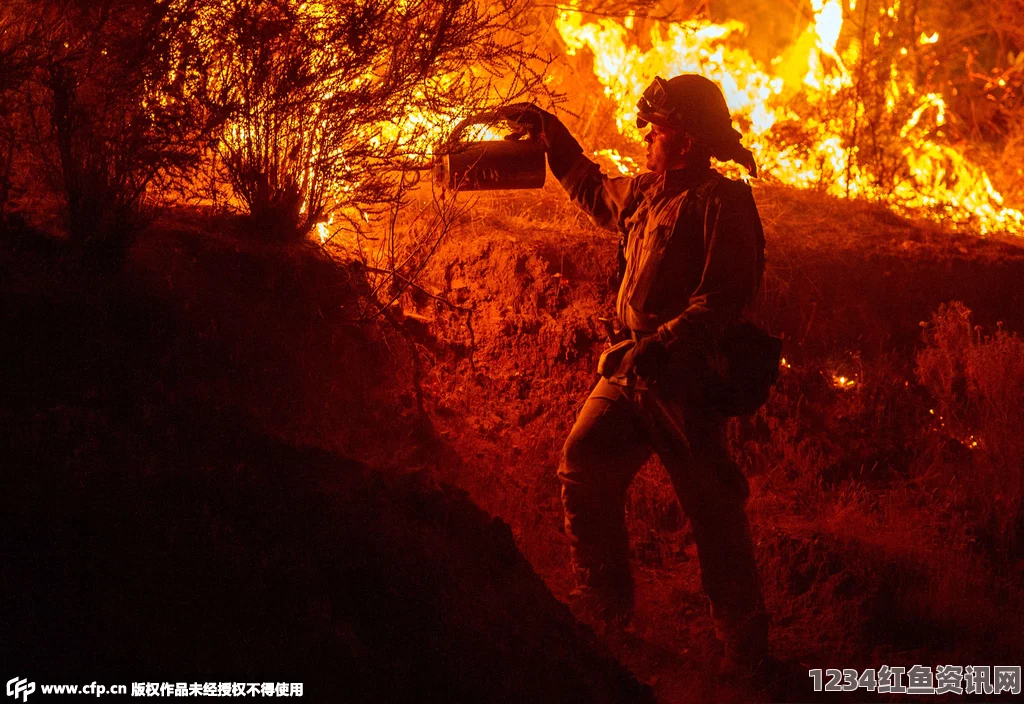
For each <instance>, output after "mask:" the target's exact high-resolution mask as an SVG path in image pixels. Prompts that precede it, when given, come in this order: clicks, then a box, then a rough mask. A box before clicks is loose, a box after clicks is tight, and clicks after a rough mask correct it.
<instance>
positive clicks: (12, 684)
mask: <svg viewBox="0 0 1024 704" xmlns="http://www.w3.org/2000/svg"><path fill="white" fill-rule="evenodd" d="M34 691H36V683H35V682H29V681H28V680H27V679H24V678H22V679H18V678H17V677H12V678H11V679H9V680H7V696H8V697H14V698H15V699H17V698H18V697H19V696H20V697H21V701H23V702H25V701H28V695H30V694H32V692H34Z"/></svg>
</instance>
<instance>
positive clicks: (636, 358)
mask: <svg viewBox="0 0 1024 704" xmlns="http://www.w3.org/2000/svg"><path fill="white" fill-rule="evenodd" d="M628 354H629V356H630V357H631V358H632V369H633V373H634V374H636V375H637V376H638V377H639V378H641V379H646V380H648V381H653V380H655V379H658V378H661V377H663V376H664V375H665V372H666V371H667V370H668V366H669V357H670V353H669V349H668V347H666V346H665V343H664V342H663V341H662V340H661V338H660V336H658V335H647V336H646V337H641V338H640V339H639V340H637V343H636V346H635V347H634V348H633V349H631V350H630V351H629V353H628ZM627 368H628V367H627Z"/></svg>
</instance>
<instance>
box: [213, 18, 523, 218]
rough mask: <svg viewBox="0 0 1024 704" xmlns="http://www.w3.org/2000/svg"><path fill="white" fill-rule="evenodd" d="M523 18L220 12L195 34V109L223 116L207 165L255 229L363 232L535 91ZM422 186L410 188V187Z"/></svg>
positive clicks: (216, 180)
mask: <svg viewBox="0 0 1024 704" xmlns="http://www.w3.org/2000/svg"><path fill="white" fill-rule="evenodd" d="M523 9H524V6H523V5H522V4H520V3H519V2H517V1H514V2H509V3H495V4H491V5H487V4H483V3H480V2H477V0H411V1H410V2H404V3H397V4H396V3H384V2H379V1H378V0H339V1H337V2H330V3H326V2H325V3H314V2H298V1H297V0H268V1H262V2H261V1H257V0H222V1H220V2H210V3H207V4H206V5H204V7H203V8H202V10H201V11H200V13H199V21H198V22H197V24H196V26H195V28H194V29H193V32H194V34H195V36H196V37H197V38H198V42H199V45H200V46H201V48H202V53H203V55H204V57H206V58H205V65H206V67H207V72H208V73H207V75H206V76H204V77H202V78H203V82H202V84H201V85H197V93H198V95H199V98H200V100H201V101H202V102H203V103H204V104H206V105H208V106H209V108H210V109H211V110H212V111H214V112H216V113H218V114H223V115H224V116H226V118H227V123H226V129H225V130H224V132H223V134H222V136H221V138H220V139H219V141H218V143H217V147H216V150H215V154H213V155H212V156H213V160H212V163H211V167H212V168H213V169H215V170H216V176H215V179H214V180H215V182H218V183H224V184H227V185H228V186H229V190H230V194H231V195H232V196H234V197H235V198H236V199H237V201H239V202H240V203H239V204H240V205H241V207H242V209H243V210H244V211H245V212H247V213H248V214H249V215H250V216H251V218H252V221H253V223H254V224H255V225H257V226H258V227H259V228H260V229H261V230H262V231H263V232H264V233H266V234H273V235H275V236H279V237H285V238H295V237H302V236H303V235H304V234H306V233H307V232H308V231H309V230H310V229H311V228H312V227H313V225H314V224H316V223H318V222H321V221H325V220H328V218H330V220H331V221H332V222H333V221H334V220H335V218H336V216H339V217H340V218H341V219H343V220H345V221H346V222H347V224H349V225H351V226H356V227H358V226H359V225H360V224H362V221H363V220H365V219H368V218H369V215H370V213H371V212H373V211H374V210H376V209H377V208H378V207H379V206H381V204H384V203H389V202H393V201H395V200H396V199H399V198H400V194H401V191H402V188H403V186H405V185H408V183H409V179H408V178H407V177H406V174H405V173H404V171H403V170H405V169H409V168H410V167H412V166H423V157H425V156H428V155H429V154H430V153H431V150H432V149H433V146H434V145H435V144H437V143H438V142H440V141H441V140H443V139H444V138H445V137H446V136H447V134H448V132H450V131H451V129H452V127H454V124H455V123H456V122H457V121H458V119H459V118H461V117H465V116H467V115H469V114H471V113H472V112H474V110H475V109H477V108H478V107H480V106H481V105H482V104H483V103H484V102H486V101H492V100H494V99H495V94H494V92H493V91H492V90H491V87H492V80H493V78H494V77H496V76H503V77H504V76H508V75H511V76H513V78H512V79H511V81H509V80H504V79H503V80H502V81H501V84H502V89H503V91H504V93H503V97H504V98H505V99H512V98H515V97H516V96H518V95H520V94H522V92H523V91H525V90H528V89H531V88H533V87H535V86H536V85H537V84H538V82H539V80H540V77H541V73H540V72H539V71H538V72H530V70H529V67H528V64H529V60H530V59H531V58H535V57H534V55H533V54H532V53H531V52H530V51H528V50H526V49H524V48H523V37H522V36H521V32H522V31H523V29H524V21H525V18H524V16H523V14H522V13H523ZM413 180H415V179H413Z"/></svg>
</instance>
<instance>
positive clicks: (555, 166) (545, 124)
mask: <svg viewBox="0 0 1024 704" xmlns="http://www.w3.org/2000/svg"><path fill="white" fill-rule="evenodd" d="M500 114H501V115H502V116H503V118H504V119H506V120H507V121H508V122H509V124H510V125H512V127H513V129H519V130H521V131H522V132H526V133H528V134H529V135H530V137H531V138H534V139H539V140H540V141H541V143H542V144H543V145H544V148H545V150H546V152H547V157H548V166H549V167H550V169H551V173H552V174H553V175H554V177H555V178H556V179H558V182H559V183H561V184H562V187H563V188H564V189H565V190H566V192H567V193H568V194H569V197H570V198H571V199H572V201H573V202H574V203H575V204H576V205H577V206H579V208H580V209H581V210H583V212H585V213H586V214H587V215H589V216H590V217H591V219H592V220H593V221H594V223H595V224H596V225H598V226H599V227H602V228H604V229H606V230H611V231H612V232H620V233H621V232H623V231H624V230H625V228H624V225H623V222H624V221H625V219H626V218H627V217H629V215H630V214H631V213H632V211H633V209H635V207H636V198H637V196H636V188H635V181H636V179H633V178H624V177H623V178H609V177H608V176H605V175H604V174H603V173H601V169H600V167H599V166H598V165H597V164H595V163H594V162H592V161H591V160H590V159H588V158H587V157H586V156H584V154H583V148H582V147H581V146H580V144H579V142H577V141H576V138H575V137H573V136H572V134H570V133H569V130H568V129H567V128H566V127H565V125H563V124H562V121H561V120H559V119H558V118H557V117H556V116H555V115H552V114H551V113H550V112H548V111H546V110H542V109H541V108H539V107H537V106H536V105H532V104H530V103H517V104H515V105H509V106H507V107H505V108H502V109H501V110H500Z"/></svg>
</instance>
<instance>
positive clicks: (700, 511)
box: [558, 378, 768, 651]
mask: <svg viewBox="0 0 1024 704" xmlns="http://www.w3.org/2000/svg"><path fill="white" fill-rule="evenodd" d="M725 433H726V420H725V418H723V417H722V416H720V415H718V414H716V413H714V412H710V411H707V410H703V409H700V408H692V407H691V408H687V407H686V406H685V405H684V404H681V403H678V402H674V401H672V400H671V399H665V398H663V397H661V396H660V395H659V393H658V392H657V391H656V390H646V391H641V390H635V389H630V388H624V387H621V386H617V385H615V384H612V383H609V382H608V381H607V380H606V379H603V378H602V379H601V380H600V381H599V382H598V384H597V386H596V387H595V388H594V390H593V391H592V392H591V394H590V397H589V398H588V399H587V401H586V403H585V404H584V406H583V409H582V411H580V414H579V417H578V418H577V420H576V424H575V425H574V426H573V429H572V432H571V433H570V434H569V437H568V439H567V440H566V442H565V446H564V448H563V451H562V461H561V465H560V467H559V470H558V476H559V479H560V480H561V482H562V504H563V507H564V509H565V529H566V534H567V535H568V537H569V541H570V546H571V555H572V562H573V570H574V572H575V575H576V579H577V582H578V583H579V585H580V586H584V587H588V588H592V589H594V590H595V591H597V592H600V593H602V594H604V595H606V596H608V597H609V598H611V599H623V600H627V601H629V602H630V604H631V603H632V599H633V581H632V578H631V573H630V570H629V536H628V535H627V532H626V524H625V500H626V490H627V489H628V488H629V485H630V483H631V482H632V480H633V478H634V477H635V476H636V473H637V472H638V471H639V469H640V467H641V466H642V465H643V464H644V463H645V462H646V461H647V459H648V458H649V457H650V455H651V453H652V451H653V452H656V453H657V454H658V456H659V458H660V459H661V461H662V464H663V465H664V466H665V469H666V470H667V471H668V475H669V477H670V479H671V481H672V485H673V487H674V488H675V492H676V495H677V496H678V498H679V502H680V505H681V506H682V508H683V511H684V512H685V514H686V515H687V516H688V517H689V519H690V523H691V526H692V529H693V537H694V541H695V542H696V545H697V554H698V557H699V560H700V569H701V581H702V583H703V585H704V590H705V592H706V593H707V595H708V597H709V599H710V601H711V607H712V615H713V617H714V621H715V626H716V631H717V635H718V637H719V638H720V639H721V640H724V641H726V642H727V643H730V644H732V645H734V646H738V647H742V648H745V649H750V650H755V651H756V650H760V649H763V648H767V622H768V619H767V616H766V613H765V609H764V602H763V599H762V595H761V587H760V580H759V578H758V574H757V565H756V563H755V561H754V554H753V546H752V544H751V539H750V528H749V524H748V522H747V516H746V512H745V511H744V504H745V503H746V500H747V497H748V495H749V493H750V488H749V485H748V484H747V480H746V478H745V477H744V476H743V473H742V471H741V470H740V468H739V467H738V466H737V465H736V463H735V462H733V461H732V459H731V458H730V457H729V454H728V450H727V445H726V437H725Z"/></svg>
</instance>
